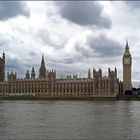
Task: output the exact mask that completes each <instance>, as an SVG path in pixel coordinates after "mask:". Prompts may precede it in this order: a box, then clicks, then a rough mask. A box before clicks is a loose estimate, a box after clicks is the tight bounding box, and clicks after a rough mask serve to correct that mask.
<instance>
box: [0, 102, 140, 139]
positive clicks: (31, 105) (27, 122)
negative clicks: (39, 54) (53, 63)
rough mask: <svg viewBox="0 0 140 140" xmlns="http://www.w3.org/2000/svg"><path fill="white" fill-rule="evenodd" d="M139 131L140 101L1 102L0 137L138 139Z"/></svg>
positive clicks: (139, 137) (139, 136)
mask: <svg viewBox="0 0 140 140" xmlns="http://www.w3.org/2000/svg"><path fill="white" fill-rule="evenodd" d="M139 131H140V102H139V101H115V100H108V101H105V100H98V101H95V100H87V101H86V100H81V101H72V100H30V101H29V100H28V101H27V100H26V101H18V100H11V101H8V100H7V101H4V100H3V101H0V139H94V140H96V139H103V140H105V139H111V140H112V139H117V140H119V139H120V140H122V139H140V135H139Z"/></svg>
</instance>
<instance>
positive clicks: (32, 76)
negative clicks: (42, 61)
mask: <svg viewBox="0 0 140 140" xmlns="http://www.w3.org/2000/svg"><path fill="white" fill-rule="evenodd" d="M31 79H35V70H34V67H33V68H32V71H31Z"/></svg>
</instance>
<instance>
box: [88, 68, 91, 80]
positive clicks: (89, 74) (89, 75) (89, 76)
mask: <svg viewBox="0 0 140 140" xmlns="http://www.w3.org/2000/svg"><path fill="white" fill-rule="evenodd" d="M88 78H89V79H91V72H90V69H89V70H88Z"/></svg>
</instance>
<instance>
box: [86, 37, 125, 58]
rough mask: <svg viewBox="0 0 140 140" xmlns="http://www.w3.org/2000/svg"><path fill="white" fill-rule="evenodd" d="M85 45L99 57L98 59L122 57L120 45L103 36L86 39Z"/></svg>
mask: <svg viewBox="0 0 140 140" xmlns="http://www.w3.org/2000/svg"><path fill="white" fill-rule="evenodd" d="M87 43H88V45H89V47H90V49H91V50H92V51H93V52H94V53H97V54H98V55H99V57H109V58H112V57H117V56H120V55H122V52H123V51H122V47H121V45H120V44H119V43H118V42H117V41H115V40H113V39H111V38H107V37H106V36H105V35H101V36H99V37H97V38H93V37H89V38H87Z"/></svg>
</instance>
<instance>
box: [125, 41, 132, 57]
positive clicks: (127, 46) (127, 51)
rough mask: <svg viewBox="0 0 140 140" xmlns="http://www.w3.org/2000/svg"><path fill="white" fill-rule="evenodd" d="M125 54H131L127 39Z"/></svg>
mask: <svg viewBox="0 0 140 140" xmlns="http://www.w3.org/2000/svg"><path fill="white" fill-rule="evenodd" d="M124 56H131V54H130V52H129V45H128V40H126V45H125V52H124Z"/></svg>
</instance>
